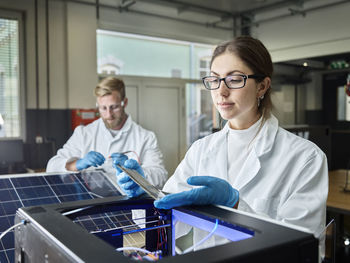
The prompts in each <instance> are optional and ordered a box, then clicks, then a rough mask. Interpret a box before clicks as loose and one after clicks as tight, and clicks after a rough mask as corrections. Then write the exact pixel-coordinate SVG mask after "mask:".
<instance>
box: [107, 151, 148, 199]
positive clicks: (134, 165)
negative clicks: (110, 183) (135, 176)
mask: <svg viewBox="0 0 350 263" xmlns="http://www.w3.org/2000/svg"><path fill="white" fill-rule="evenodd" d="M111 157H112V158H113V167H115V168H116V169H117V171H116V176H117V183H118V184H119V186H120V187H121V188H122V189H123V191H124V192H125V194H126V195H127V196H128V197H136V196H139V195H141V194H143V193H144V192H145V191H143V190H142V188H141V187H140V186H138V185H137V184H136V183H135V182H134V181H133V180H132V179H131V178H130V177H129V176H128V175H127V174H126V173H124V172H123V171H122V170H121V169H119V168H118V167H117V166H116V165H117V164H118V165H120V166H123V167H125V168H128V169H133V170H135V171H136V172H138V173H139V174H140V175H141V176H143V177H145V174H144V172H143V170H142V168H141V166H140V165H139V163H138V162H137V161H136V160H134V159H128V157H127V156H126V155H124V154H121V153H113V154H112V155H111Z"/></svg>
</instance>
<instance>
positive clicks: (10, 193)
mask: <svg viewBox="0 0 350 263" xmlns="http://www.w3.org/2000/svg"><path fill="white" fill-rule="evenodd" d="M12 200H19V198H18V196H17V194H16V192H15V190H13V189H5V190H0V202H6V201H12Z"/></svg>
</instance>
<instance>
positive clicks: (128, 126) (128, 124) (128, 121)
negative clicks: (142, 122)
mask: <svg viewBox="0 0 350 263" xmlns="http://www.w3.org/2000/svg"><path fill="white" fill-rule="evenodd" d="M99 121H100V127H101V129H102V130H103V131H104V133H105V134H106V136H108V137H109V138H110V139H114V140H115V139H118V138H120V136H121V134H122V133H125V132H128V131H129V130H130V129H131V126H132V123H133V121H132V118H131V116H130V115H128V117H127V119H126V121H125V123H124V125H123V127H122V128H121V129H120V130H119V131H120V132H119V134H118V135H117V136H116V137H114V138H113V136H112V134H111V133H110V131H109V130H108V129H107V127H106V125H105V124H104V122H103V120H102V118H100V120H99Z"/></svg>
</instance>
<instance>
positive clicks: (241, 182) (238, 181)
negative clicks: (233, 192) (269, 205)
mask: <svg viewBox="0 0 350 263" xmlns="http://www.w3.org/2000/svg"><path fill="white" fill-rule="evenodd" d="M260 168H261V165H260V161H259V158H258V156H257V154H256V152H255V151H254V149H253V150H252V151H251V152H250V154H249V155H248V158H247V160H246V161H245V162H244V164H243V167H242V169H241V171H240V172H239V174H238V176H236V177H235V179H234V182H233V187H235V188H236V189H238V190H241V189H242V188H243V187H244V186H246V185H247V184H248V183H249V182H250V181H251V180H253V178H254V177H255V176H256V175H257V173H258V172H259V170H260Z"/></svg>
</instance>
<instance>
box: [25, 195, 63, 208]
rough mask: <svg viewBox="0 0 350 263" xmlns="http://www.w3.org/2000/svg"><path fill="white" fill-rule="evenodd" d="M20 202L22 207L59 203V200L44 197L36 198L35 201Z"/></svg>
mask: <svg viewBox="0 0 350 263" xmlns="http://www.w3.org/2000/svg"><path fill="white" fill-rule="evenodd" d="M22 202H23V206H24V207H27V206H37V205H48V204H56V203H60V201H59V199H58V198H57V197H55V196H53V197H45V198H36V199H27V200H22Z"/></svg>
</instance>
